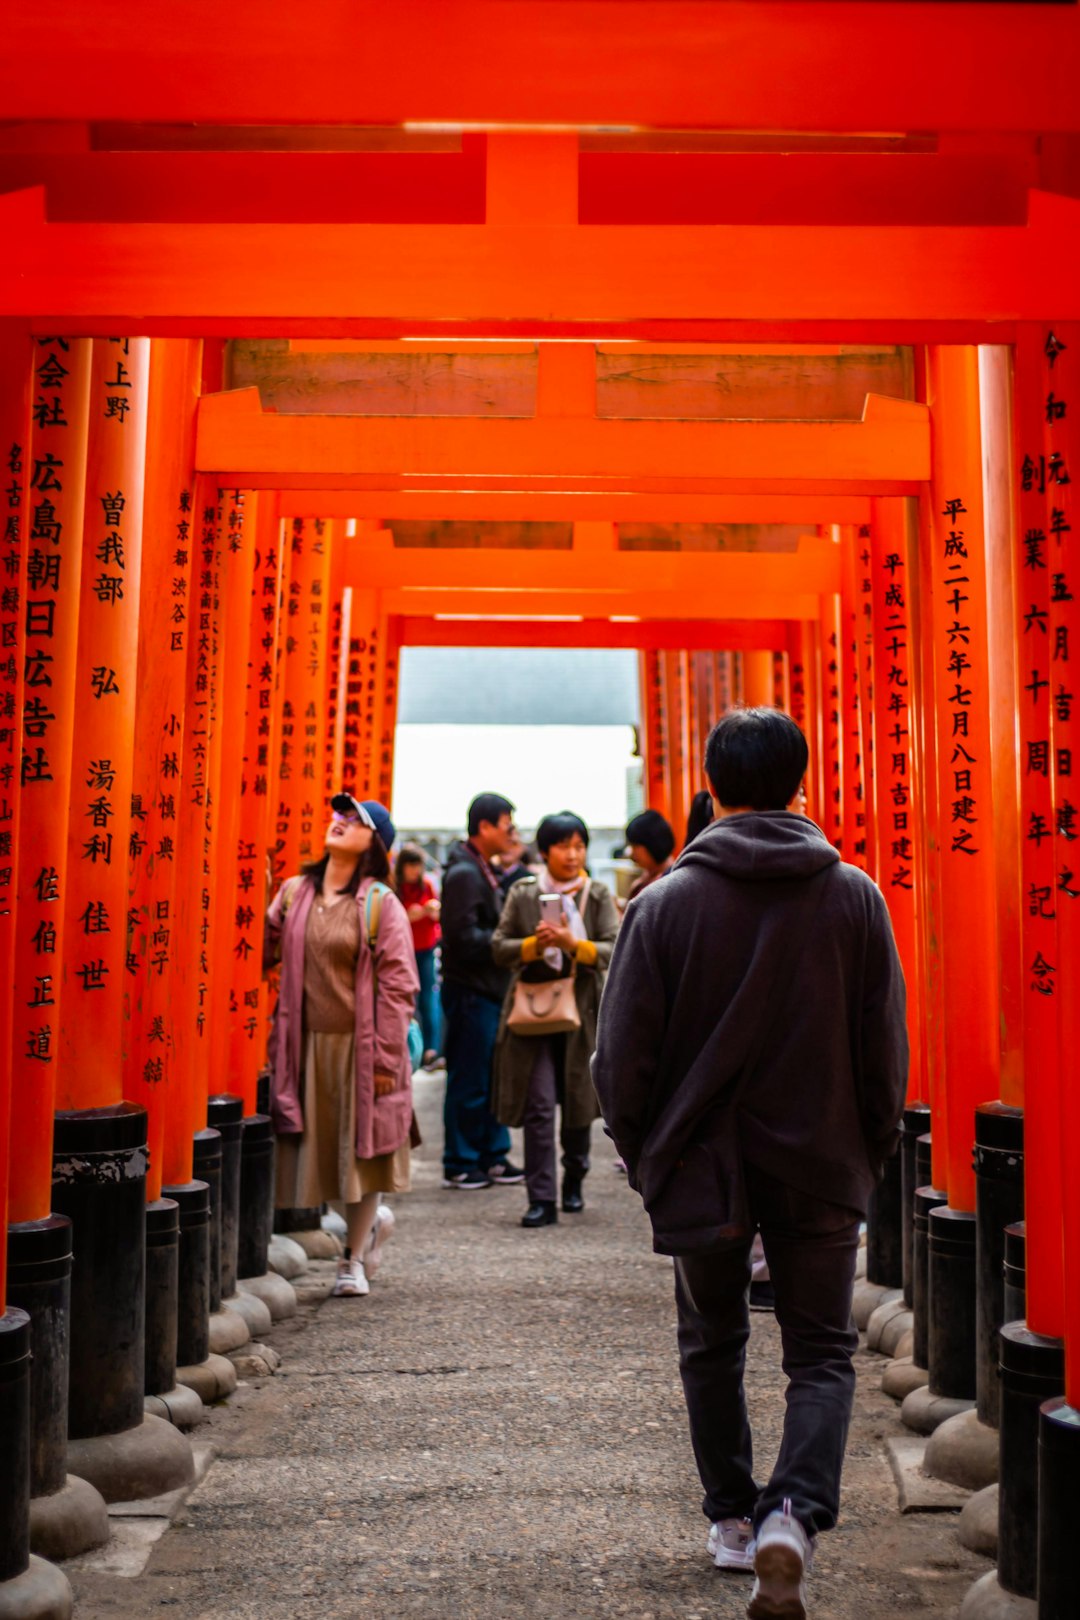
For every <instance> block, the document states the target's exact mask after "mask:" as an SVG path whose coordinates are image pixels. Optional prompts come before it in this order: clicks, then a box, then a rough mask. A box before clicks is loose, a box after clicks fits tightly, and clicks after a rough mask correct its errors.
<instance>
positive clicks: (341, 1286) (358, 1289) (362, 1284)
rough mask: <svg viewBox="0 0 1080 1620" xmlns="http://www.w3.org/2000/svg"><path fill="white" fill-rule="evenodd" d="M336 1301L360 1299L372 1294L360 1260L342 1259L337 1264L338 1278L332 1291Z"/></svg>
mask: <svg viewBox="0 0 1080 1620" xmlns="http://www.w3.org/2000/svg"><path fill="white" fill-rule="evenodd" d="M330 1292H331V1293H332V1294H333V1296H334V1298H335V1299H358V1298H360V1297H361V1296H362V1295H364V1294H367V1293H370V1292H371V1290H370V1288H369V1286H368V1280H367V1277H366V1276H365V1275H364V1267H363V1265H362V1264H361V1262H360V1261H359V1260H346V1259H344V1258H342V1259H341V1260H339V1261H338V1263H337V1276H336V1277H335V1278H334V1286H333V1288H332V1289H331V1290H330Z"/></svg>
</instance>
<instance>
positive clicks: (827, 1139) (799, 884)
mask: <svg viewBox="0 0 1080 1620" xmlns="http://www.w3.org/2000/svg"><path fill="white" fill-rule="evenodd" d="M826 866H833V868H834V869H833V870H832V871H831V872H830V873H829V874H828V876H827V877H824V878H823V879H822V884H823V892H822V895H821V900H820V905H819V907H818V910H817V914H816V918H815V920H814V923H813V927H812V930H811V933H810V935H809V936H808V938H807V940H806V944H805V947H804V948H803V951H802V953H801V958H800V960H799V962H798V964H797V965H795V966H794V967H793V968H792V966H791V964H790V963H787V964H786V965H785V956H786V954H787V953H786V952H785V951H784V939H785V930H786V929H787V926H788V919H789V918H790V916H791V908H792V906H793V905H798V904H799V900H800V896H803V897H805V895H806V883H807V880H808V879H810V878H812V877H813V876H814V875H815V874H816V873H818V872H820V871H821V870H822V868H824V867H826ZM805 903H806V901H805V898H803V900H802V904H804V905H805ZM778 961H779V962H780V963H781V965H782V966H784V968H785V972H786V973H787V974H788V975H789V977H790V976H792V975H793V980H792V982H790V983H788V984H786V985H783V986H781V985H777V987H776V990H775V992H773V994H774V1002H773V1006H774V1011H773V1012H772V1013H771V1014H768V1012H767V1009H766V1008H765V1007H764V1004H765V1003H766V1001H767V999H768V997H769V995H770V988H771V985H772V980H773V977H774V970H775V967H776V964H777V962H778ZM904 1004H905V998H904V980H903V973H902V971H901V967H900V961H899V958H898V956H897V953H896V946H895V944H894V942H893V936H892V927H891V924H890V922H889V914H888V911H887V910H886V906H885V901H884V899H883V898H882V895H881V892H880V890H879V889H878V888H877V886H876V885H875V884H874V883H873V882H872V881H871V880H870V879H869V878H868V877H867V876H866V875H865V873H863V872H860V871H858V870H857V868H855V867H853V866H847V865H844V864H843V863H841V862H840V860H839V857H838V856H837V854H836V851H835V850H834V849H833V847H832V845H831V844H830V843H829V842H828V840H827V839H826V837H825V835H824V833H823V832H822V831H821V830H820V828H818V827H816V826H815V825H814V823H813V822H812V821H810V820H808V819H807V818H806V817H805V816H799V815H794V814H791V813H790V812H788V811H776V812H768V813H759V812H747V813H745V814H739V815H733V816H729V817H725V818H724V819H722V820H720V821H717V822H714V824H713V825H712V826H711V827H707V828H706V829H705V831H704V832H703V833H702V834H701V835H700V836H699V837H698V838H697V839H695V841H694V843H693V844H692V845H691V846H690V847H689V848H688V849H687V850H686V852H685V853H684V854H683V856H682V857H681V859H680V860H679V862H678V864H677V865H676V867H675V870H674V871H673V872H672V873H671V875H670V876H669V877H668V878H667V879H666V880H665V881H664V882H663V883H654V884H651V885H650V886H649V888H647V889H646V890H645V891H644V892H643V893H642V894H641V895H640V896H639V897H638V898H637V899H636V900H634V901H632V902H631V904H630V905H629V906H628V907H627V911H626V916H625V918H624V920H623V925H622V929H621V931H620V934H619V939H618V943H617V944H616V947H615V954H614V957H613V959H612V963H611V968H610V970H609V973H608V979H607V985H606V988H605V991H604V997H603V1001H602V1004H601V1008H600V1023H599V1031H598V1037H597V1049H596V1056H595V1058H594V1060H593V1081H594V1084H595V1085H596V1090H597V1093H598V1095H599V1098H600V1106H601V1109H602V1111H603V1114H604V1118H605V1120H606V1121H607V1125H608V1129H609V1131H610V1133H611V1135H612V1136H613V1137H614V1139H615V1142H616V1145H617V1146H618V1149H619V1151H620V1153H621V1154H622V1156H623V1158H624V1159H625V1160H626V1162H627V1165H628V1167H629V1169H630V1173H631V1177H632V1178H633V1177H634V1172H635V1167H636V1166H637V1164H638V1161H639V1159H640V1158H641V1155H642V1153H643V1152H647V1153H648V1155H649V1162H650V1173H651V1174H652V1172H653V1171H654V1169H655V1165H656V1164H657V1162H661V1163H662V1162H664V1161H665V1160H669V1161H670V1163H671V1166H672V1168H673V1169H674V1167H675V1166H676V1165H677V1162H678V1160H679V1158H680V1155H681V1154H682V1153H683V1151H684V1150H685V1149H686V1148H687V1147H689V1146H690V1144H691V1143H692V1142H693V1141H695V1140H698V1139H699V1134H698V1133H699V1132H703V1133H705V1134H707V1130H708V1116H709V1113H710V1109H715V1105H716V1102H717V1100H720V1101H721V1102H722V1101H723V1099H724V1097H725V1096H726V1094H728V1093H729V1092H730V1090H731V1089H732V1086H733V1084H734V1082H735V1080H736V1078H737V1076H738V1074H739V1071H740V1068H741V1067H742V1065H743V1063H744V1062H745V1061H746V1059H747V1057H748V1055H751V1054H752V1047H753V1044H754V1040H755V1032H756V1031H757V1030H758V1028H759V1025H760V1018H761V1017H762V1016H763V1015H765V1016H769V1017H771V1019H772V1021H773V1022H774V1024H775V1027H774V1028H772V1029H770V1031H769V1032H768V1034H767V1036H766V1038H765V1042H764V1045H763V1046H762V1047H761V1048H760V1056H759V1059H758V1062H757V1067H756V1069H755V1071H754V1073H753V1075H752V1077H751V1080H750V1082H749V1084H748V1085H747V1088H746V1090H745V1091H744V1092H743V1094H742V1096H741V1098H740V1100H739V1107H738V1130H739V1144H740V1147H741V1150H742V1156H743V1158H744V1160H746V1161H748V1162H749V1163H751V1164H753V1165H756V1166H757V1167H759V1168H760V1169H762V1170H764V1171H765V1172H766V1173H767V1174H769V1175H772V1176H775V1177H776V1178H778V1179H779V1180H780V1181H782V1182H784V1183H786V1184H787V1185H789V1186H791V1187H794V1188H796V1189H798V1190H799V1191H802V1192H806V1193H810V1194H813V1195H815V1196H817V1197H819V1198H825V1199H828V1200H830V1201H831V1202H833V1203H836V1204H842V1205H846V1206H848V1207H850V1208H852V1209H856V1210H859V1211H860V1212H863V1211H865V1209H866V1205H867V1200H868V1198H869V1195H870V1192H871V1190H872V1188H873V1186H874V1184H875V1182H876V1181H877V1180H878V1179H879V1178H880V1175H881V1170H882V1163H883V1161H884V1159H885V1158H886V1157H887V1156H888V1155H889V1154H891V1153H892V1152H894V1151H895V1147H896V1143H897V1140H898V1134H897V1127H898V1125H899V1121H900V1117H901V1114H902V1112H903V1106H904V1091H905V1086H906V1083H907V1065H908V1043H907V1031H906V1026H905V1017H904ZM714 1034H715V1036H716V1038H715V1039H713V1037H714ZM707 1043H708V1049H707V1050H706V1046H707ZM695 1220H696V1218H695ZM707 1224H708V1222H707V1219H706V1216H705V1213H704V1212H703V1219H702V1228H704V1226H705V1225H707Z"/></svg>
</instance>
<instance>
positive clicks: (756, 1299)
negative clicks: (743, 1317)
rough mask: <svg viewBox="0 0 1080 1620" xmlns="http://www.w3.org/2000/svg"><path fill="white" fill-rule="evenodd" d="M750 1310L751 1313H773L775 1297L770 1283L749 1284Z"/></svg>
mask: <svg viewBox="0 0 1080 1620" xmlns="http://www.w3.org/2000/svg"><path fill="white" fill-rule="evenodd" d="M750 1309H751V1310H752V1311H775V1310H776V1295H775V1294H774V1293H773V1285H772V1283H771V1282H752V1283H751V1284H750Z"/></svg>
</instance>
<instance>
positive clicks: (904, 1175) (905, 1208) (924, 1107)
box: [900, 1102, 930, 1310]
mask: <svg viewBox="0 0 1080 1620" xmlns="http://www.w3.org/2000/svg"><path fill="white" fill-rule="evenodd" d="M929 1125H930V1107H929V1104H928V1103H924V1102H912V1103H908V1105H907V1107H906V1108H905V1109H904V1120H903V1124H902V1126H901V1130H900V1223H901V1224H900V1267H901V1273H902V1276H901V1287H902V1288H903V1290H904V1304H905V1305H906V1306H907V1307H908V1309H909V1310H910V1309H911V1306H912V1302H913V1289H912V1262H913V1254H914V1240H915V1231H914V1228H915V1189H916V1187H920V1186H922V1185H923V1184H924V1181H929V1179H930V1173H929V1167H928V1168H927V1174H926V1176H925V1178H924V1181H920V1180H919V1179H918V1178H917V1176H916V1163H915V1161H916V1151H915V1145H916V1143H917V1141H918V1139H919V1137H920V1136H925V1135H927V1133H928V1130H929Z"/></svg>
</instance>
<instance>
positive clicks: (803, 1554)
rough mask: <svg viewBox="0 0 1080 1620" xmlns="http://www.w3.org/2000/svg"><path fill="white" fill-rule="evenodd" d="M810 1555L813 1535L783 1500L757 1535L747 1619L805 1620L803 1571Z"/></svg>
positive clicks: (805, 1570)
mask: <svg viewBox="0 0 1080 1620" xmlns="http://www.w3.org/2000/svg"><path fill="white" fill-rule="evenodd" d="M813 1557H814V1542H813V1538H812V1537H811V1536H808V1535H807V1533H806V1531H805V1530H804V1529H803V1527H802V1525H801V1524H800V1523H799V1521H798V1519H796V1518H793V1517H792V1513H791V1502H790V1500H785V1502H784V1506H783V1508H782V1509H781V1510H780V1511H779V1512H777V1513H770V1514H769V1516H768V1518H767V1519H766V1520H765V1522H764V1524H763V1525H762V1526H761V1529H760V1530H759V1531H758V1534H757V1549H756V1551H755V1553H754V1576H755V1579H754V1590H753V1591H752V1592H751V1594H750V1602H749V1603H748V1604H747V1606H746V1613H747V1616H748V1620H806V1573H807V1571H808V1570H809V1568H810V1565H811V1563H812V1562H813Z"/></svg>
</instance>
